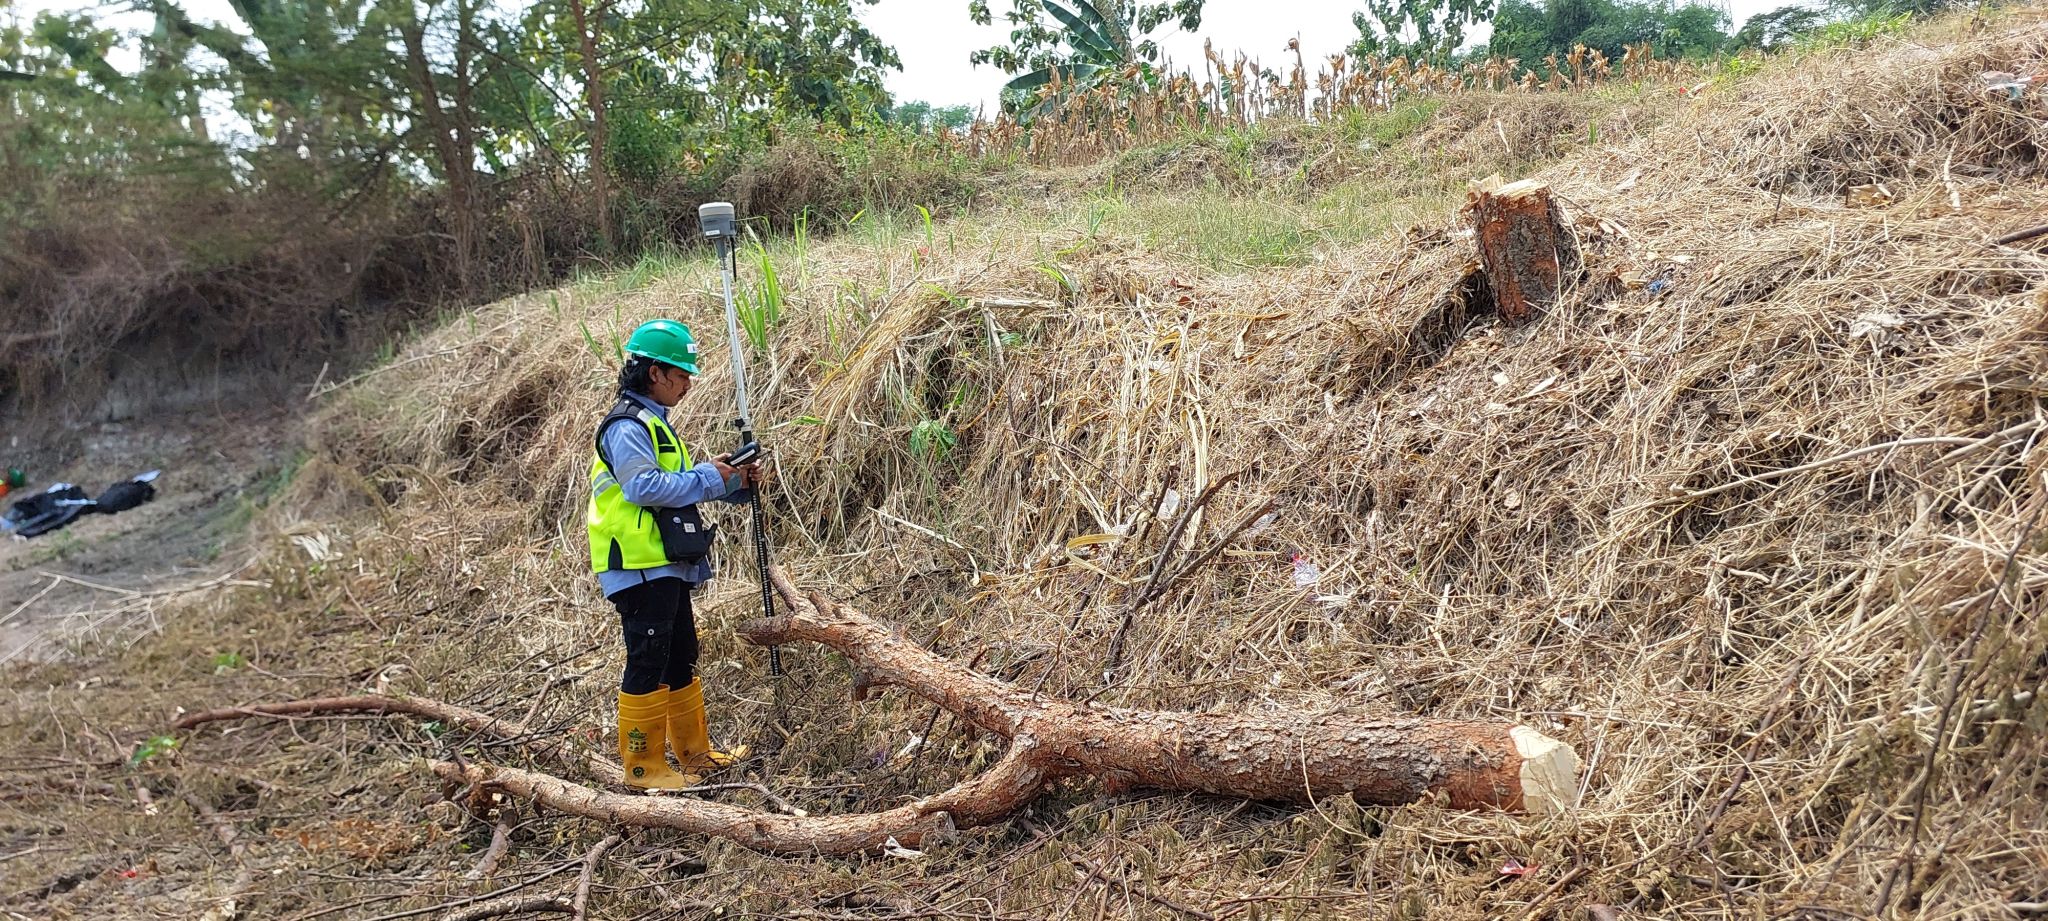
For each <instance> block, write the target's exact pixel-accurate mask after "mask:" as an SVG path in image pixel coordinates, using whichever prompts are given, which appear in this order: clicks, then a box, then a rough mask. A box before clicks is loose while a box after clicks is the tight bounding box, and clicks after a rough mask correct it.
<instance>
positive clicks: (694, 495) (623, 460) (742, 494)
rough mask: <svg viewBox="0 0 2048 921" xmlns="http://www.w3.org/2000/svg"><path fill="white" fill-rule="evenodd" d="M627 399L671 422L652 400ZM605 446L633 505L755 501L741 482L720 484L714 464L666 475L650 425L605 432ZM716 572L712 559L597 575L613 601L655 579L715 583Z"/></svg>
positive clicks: (700, 464)
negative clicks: (628, 589) (650, 433)
mask: <svg viewBox="0 0 2048 921" xmlns="http://www.w3.org/2000/svg"><path fill="white" fill-rule="evenodd" d="M627 396H628V397H630V398H631V399H633V400H634V401H635V402H638V403H639V404H640V405H642V406H645V407H647V409H648V411H649V412H653V413H656V414H658V415H660V416H661V417H662V418H664V419H666V418H668V408H667V407H664V406H662V405H661V404H660V403H656V402H654V400H652V399H650V398H649V397H647V396H645V395H642V394H638V393H629V394H627ZM603 446H604V456H605V459H606V460H608V461H610V462H611V466H612V475H613V476H614V477H616V478H618V481H619V491H620V492H621V493H622V494H624V495H625V497H626V501H627V502H631V503H633V504H634V505H638V506H640V507H642V508H682V507H683V506H686V505H697V504H699V503H702V502H710V501H719V502H732V503H740V502H746V501H747V500H748V499H750V498H752V495H751V492H750V491H749V490H746V489H743V488H741V485H740V478H739V477H737V476H735V477H733V478H731V479H723V478H720V477H719V475H718V468H717V467H715V466H713V465H712V463H711V462H710V461H700V462H698V464H697V465H696V466H694V467H691V468H689V469H687V470H677V471H674V472H670V471H667V470H663V469H661V465H660V464H659V463H658V462H656V461H655V459H654V440H653V439H652V438H650V437H648V434H647V427H646V426H644V425H614V426H611V427H610V428H607V429H605V431H604V441H603ZM712 569H713V567H712V565H711V557H709V556H706V557H705V558H704V559H702V560H699V561H697V562H695V563H691V564H688V565H684V564H681V563H670V564H668V565H666V566H657V567H655V568H653V569H614V570H610V571H608V572H601V573H598V574H597V584H598V587H599V588H601V589H603V591H604V594H605V597H607V598H609V597H611V596H612V595H615V594H617V593H618V592H620V591H621V590H624V589H627V588H631V587H633V586H635V585H639V584H640V583H642V582H650V581H653V580H655V579H682V580H684V581H687V582H709V581H711V574H712Z"/></svg>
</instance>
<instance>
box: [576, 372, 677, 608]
mask: <svg viewBox="0 0 2048 921" xmlns="http://www.w3.org/2000/svg"><path fill="white" fill-rule="evenodd" d="M629 404H630V405H629ZM629 418H630V419H637V420H639V421H640V423H641V424H642V425H645V426H646V427H647V438H648V440H649V441H650V442H651V443H653V445H654V462H655V464H656V465H657V466H659V467H660V468H661V469H662V470H666V471H668V472H670V473H676V472H678V471H682V470H686V469H688V468H690V467H692V466H694V465H693V464H692V463H691V462H690V449H689V448H688V447H687V446H685V445H684V444H683V441H682V439H680V438H677V437H676V433H675V430H674V429H672V428H669V426H668V420H667V419H664V418H662V417H661V415H660V414H658V413H653V412H649V411H648V410H647V408H646V407H644V406H641V405H640V404H639V403H638V402H637V401H633V400H630V399H622V400H620V401H619V403H618V405H617V406H614V407H613V409H612V412H610V413H609V414H607V415H606V416H605V417H604V421H603V422H602V423H599V425H598V429H597V433H598V434H597V437H598V440H599V441H600V442H602V440H603V439H604V433H605V431H606V430H608V429H610V428H611V426H612V424H613V423H615V422H622V421H624V420H626V419H629ZM584 525H585V527H586V528H587V530H589V532H590V571H592V572H609V571H611V570H614V569H654V568H656V567H660V566H666V565H668V562H669V560H668V554H667V553H666V552H664V551H663V549H662V546H661V532H659V531H656V530H655V529H654V515H653V514H652V513H651V512H650V510H648V509H645V508H642V507H640V506H638V505H634V504H633V503H631V502H628V501H626V494H625V491H624V490H622V489H620V488H619V480H618V477H617V476H616V475H614V474H613V473H612V471H611V468H610V467H607V466H606V465H605V462H604V455H603V453H602V452H601V451H597V450H593V451H592V452H591V459H590V507H589V510H588V511H587V512H586V513H585V515H584Z"/></svg>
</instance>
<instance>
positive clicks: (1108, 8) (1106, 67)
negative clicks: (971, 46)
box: [968, 0, 1203, 117]
mask: <svg viewBox="0 0 2048 921" xmlns="http://www.w3.org/2000/svg"><path fill="white" fill-rule="evenodd" d="M1202 4H1203V0H1173V2H1159V3H1142V2H1131V0H1015V3H1014V5H1013V7H1012V9H1011V10H1010V11H1009V12H1008V13H1007V14H1005V16H1004V19H1005V20H1006V21H1008V22H1009V23H1010V24H1011V26H1012V27H1013V28H1012V29H1011V31H1010V43H1009V44H1007V45H998V46H996V47H993V48H987V49H983V50H980V51H976V52H974V53H973V54H972V55H970V56H969V60H970V61H972V62H973V63H975V64H994V65H996V66H997V67H1000V68H1002V69H1003V70H1004V71H1006V72H1008V73H1013V74H1017V76H1016V77H1014V78H1013V79H1011V80H1010V82H1009V83H1007V84H1005V85H1004V87H1003V104H1004V106H1005V107H1006V108H1009V109H1011V110H1012V111H1017V112H1020V113H1021V114H1023V115H1025V116H1027V117H1028V116H1029V115H1030V114H1031V113H1032V112H1033V111H1036V109H1037V108H1041V107H1042V105H1043V104H1042V103H1041V104H1040V105H1039V106H1033V105H1032V100H1033V99H1035V98H1036V97H1038V96H1039V95H1041V94H1042V92H1043V91H1044V88H1045V87H1047V86H1059V87H1061V88H1064V89H1077V90H1085V89H1089V88H1092V87H1094V86H1096V85H1098V84H1099V83H1101V82H1102V81H1104V80H1108V79H1112V78H1115V77H1117V76H1119V75H1122V74H1124V73H1127V72H1135V73H1137V74H1139V75H1140V78H1141V79H1144V80H1147V81H1150V80H1152V79H1153V78H1154V77H1155V72H1154V71H1153V65H1154V64H1155V63H1157V62H1158V60H1159V43H1158V41H1157V40H1155V39H1153V38H1151V37H1150V33H1151V32H1152V31H1153V30H1155V29H1157V28H1159V27H1160V26H1162V25H1164V24H1166V23H1167V22H1169V21H1172V22H1175V23H1177V24H1178V25H1179V27H1180V28H1182V29H1186V30H1190V31H1192V30H1194V29H1196V28H1199V27H1200V26H1201V24H1202ZM968 13H969V15H970V17H971V18H973V19H974V21H975V22H977V23H980V24H982V25H987V24H989V23H990V22H991V21H992V19H993V17H992V15H991V14H990V12H989V8H988V3H987V0H972V2H971V3H970V4H969V5H968ZM1047 16H1049V17H1051V20H1052V21H1051V22H1047V21H1046V20H1045V19H1044V18H1043V17H1047ZM1061 46H1064V49H1062V47H1061ZM1020 71H1021V73H1020Z"/></svg>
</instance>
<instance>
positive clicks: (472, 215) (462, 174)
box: [398, 4, 477, 295]
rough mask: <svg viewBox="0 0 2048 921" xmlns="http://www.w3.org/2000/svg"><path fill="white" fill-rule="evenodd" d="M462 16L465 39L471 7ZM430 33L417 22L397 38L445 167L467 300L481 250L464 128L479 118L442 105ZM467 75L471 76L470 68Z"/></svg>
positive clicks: (472, 161)
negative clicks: (427, 38)
mask: <svg viewBox="0 0 2048 921" xmlns="http://www.w3.org/2000/svg"><path fill="white" fill-rule="evenodd" d="M457 15H458V16H459V17H461V19H462V24H461V26H460V28H461V29H462V31H463V32H464V33H465V38H466V37H467V35H466V33H467V32H468V30H469V27H470V24H469V19H470V16H471V12H470V10H469V7H468V5H467V4H459V5H458V9H457ZM425 29H426V27H425V26H424V25H423V24H421V23H420V21H419V20H418V19H413V20H412V21H410V22H407V23H405V24H403V25H401V26H400V27H399V29H398V33H399V36H400V40H401V41H402V42H403V43H404V45H405V61H406V71H407V73H409V74H410V75H411V77H412V82H413V95H414V97H415V98H416V99H417V100H418V102H419V106H420V116H421V118H422V120H423V121H425V122H426V128H427V134H428V135H429V136H430V139H431V141H432V142H433V145H434V155H435V158H436V159H438V160H440V161H441V175H442V176H443V177H444V178H445V179H446V180H447V181H448V217H449V221H448V223H449V230H450V232H451V235H452V236H454V237H455V279H456V282H455V283H456V286H457V287H458V288H459V289H460V290H461V292H462V293H463V294H465V295H466V294H469V293H471V292H472V291H473V290H474V285H475V279H474V278H473V275H474V269H475V263H476V251H477V246H476V194H475V190H476V181H475V176H474V173H475V170H476V148H475V146H474V143H473V140H472V136H471V133H470V130H469V129H468V128H467V127H465V125H466V123H467V122H468V121H469V120H470V119H471V118H473V117H475V114H474V113H473V112H471V111H469V110H468V109H466V108H464V107H462V106H460V105H457V106H456V107H455V108H454V110H453V112H452V114H451V112H450V110H449V109H448V108H446V107H444V106H442V105H441V87H440V85H439V82H438V81H436V80H435V79H434V70H433V66H432V63H431V62H430V61H429V60H428V59H427V51H426V41H425ZM470 53H471V52H470V49H468V48H467V47H464V46H463V43H462V42H458V43H457V47H456V51H455V56H456V60H457V61H466V60H467V56H468V55H469V54H470ZM464 71H465V72H466V71H467V66H466V65H464ZM456 84H457V85H456V87H455V90H456V93H457V96H458V97H464V96H466V94H467V91H466V90H465V88H464V87H462V86H461V79H460V78H458V79H457V80H456Z"/></svg>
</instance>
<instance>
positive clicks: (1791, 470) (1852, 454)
mask: <svg viewBox="0 0 2048 921" xmlns="http://www.w3.org/2000/svg"><path fill="white" fill-rule="evenodd" d="M1989 437H1997V436H1996V435H1993V436H1989ZM1983 441H1984V439H1983V438H1957V437H1954V436H1948V435H1935V436H1930V437H1927V438H1901V439H1899V440H1898V441H1887V442H1885V443H1883V444H1874V445H1864V446H1863V447H1860V448H1857V449H1855V450H1853V451H1844V452H1842V453H1840V454H1837V455H1835V456H1833V457H1824V458H1821V459H1820V460H1817V461H1813V462H1811V463H1806V464H1800V465H1799V466H1797V467H1786V468H1784V469H1782V470H1767V471H1765V472H1763V473H1758V474H1752V475H1750V476H1746V477H1741V478H1739V479H1734V480H1729V481H1728V482H1726V483H1722V484H1721V485H1719V486H1712V487H1708V488H1706V489H1702V490H1699V491H1697V492H1688V493H1680V494H1678V495H1675V496H1665V497H1664V498H1662V499H1656V500H1653V501H1651V502H1650V503H1649V504H1650V505H1661V504H1663V503H1666V502H1684V501H1686V500H1688V499H1700V498H1705V497H1707V496H1712V495H1716V494H1719V493H1724V492H1727V491H1728V490H1731V489H1739V488H1741V487H1744V486H1748V485H1749V484H1751V483H1761V482H1763V481H1765V480H1775V479H1777V478H1779V477H1781V476H1791V475H1792V474H1795V473H1805V472H1806V471H1808V470H1818V469H1820V468H1822V467H1826V466H1828V465H1830V464H1839V463H1841V462H1842V461H1845V460H1852V459H1854V458H1858V457H1862V456H1863V455H1865V454H1876V453H1878V452H1879V451H1890V450H1893V449H1895V448H1913V447H1918V446H1920V445H1965V446H1971V447H1974V446H1976V445H1978V444H1981V443H1983Z"/></svg>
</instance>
